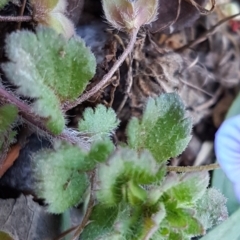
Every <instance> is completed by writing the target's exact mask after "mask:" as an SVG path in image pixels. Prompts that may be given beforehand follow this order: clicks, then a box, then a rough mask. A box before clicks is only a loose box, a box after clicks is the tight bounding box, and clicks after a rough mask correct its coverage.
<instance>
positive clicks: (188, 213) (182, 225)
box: [165, 201, 204, 237]
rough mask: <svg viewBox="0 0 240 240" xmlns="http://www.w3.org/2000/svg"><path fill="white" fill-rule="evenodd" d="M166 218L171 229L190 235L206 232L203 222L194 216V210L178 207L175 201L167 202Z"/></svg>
mask: <svg viewBox="0 0 240 240" xmlns="http://www.w3.org/2000/svg"><path fill="white" fill-rule="evenodd" d="M165 207H166V212H167V214H166V220H167V221H168V223H169V226H170V231H171V232H172V231H174V230H175V231H176V232H181V233H184V235H187V236H189V237H191V236H198V235H202V234H204V228H203V225H202V224H201V222H200V221H199V220H198V219H197V216H194V211H192V210H189V209H184V208H178V207H177V203H176V202H174V201H171V202H168V203H166V204H165Z"/></svg>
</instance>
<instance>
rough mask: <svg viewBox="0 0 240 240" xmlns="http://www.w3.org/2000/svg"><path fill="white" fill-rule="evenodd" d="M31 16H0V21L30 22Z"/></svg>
mask: <svg viewBox="0 0 240 240" xmlns="http://www.w3.org/2000/svg"><path fill="white" fill-rule="evenodd" d="M32 20H33V19H32V16H0V22H30V21H32Z"/></svg>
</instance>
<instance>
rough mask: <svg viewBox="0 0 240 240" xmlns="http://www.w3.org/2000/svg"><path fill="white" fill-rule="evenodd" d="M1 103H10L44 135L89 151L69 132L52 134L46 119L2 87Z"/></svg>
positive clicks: (85, 145) (0, 89)
mask: <svg viewBox="0 0 240 240" xmlns="http://www.w3.org/2000/svg"><path fill="white" fill-rule="evenodd" d="M0 102H3V103H10V104H13V105H15V106H16V107H17V108H18V111H19V115H20V116H21V117H22V118H23V119H24V120H25V121H26V122H27V123H29V124H30V125H33V126H34V127H37V128H38V129H39V130H40V131H42V132H43V133H44V134H46V135H48V136H50V137H51V138H55V139H61V140H65V141H67V142H69V143H71V144H75V145H78V146H80V147H81V148H83V149H87V144H84V141H83V140H80V139H78V138H76V137H74V136H71V134H68V133H67V132H63V133H61V134H60V135H57V136H56V135H54V134H52V133H51V132H50V131H49V130H48V129H47V128H46V126H45V124H44V123H45V121H46V120H45V119H44V118H41V117H39V116H37V115H36V114H35V113H34V112H33V111H32V110H31V108H30V106H29V105H27V104H25V103H24V102H22V101H21V100H19V99H18V98H16V97H15V96H14V95H13V94H12V93H10V92H8V91H7V90H5V89H4V88H1V87H0Z"/></svg>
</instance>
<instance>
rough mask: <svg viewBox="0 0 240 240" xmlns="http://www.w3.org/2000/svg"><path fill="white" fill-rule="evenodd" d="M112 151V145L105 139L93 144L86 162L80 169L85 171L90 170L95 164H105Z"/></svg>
mask: <svg viewBox="0 0 240 240" xmlns="http://www.w3.org/2000/svg"><path fill="white" fill-rule="evenodd" d="M113 150H114V145H113V143H112V142H111V141H110V140H107V139H106V140H104V141H98V142H95V143H94V144H93V145H92V147H91V150H90V152H89V153H88V155H87V156H86V160H85V161H84V164H83V165H82V167H81V169H82V170H85V171H89V170H92V169H93V168H94V167H95V166H96V164H98V163H102V162H105V161H106V160H107V159H108V157H109V155H110V154H111V153H112V151H113Z"/></svg>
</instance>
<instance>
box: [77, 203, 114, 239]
mask: <svg viewBox="0 0 240 240" xmlns="http://www.w3.org/2000/svg"><path fill="white" fill-rule="evenodd" d="M117 214H118V208H117V207H111V208H105V207H104V206H102V205H101V204H98V205H96V206H94V208H93V210H92V213H91V216H90V219H89V221H90V223H89V224H88V225H87V226H86V227H85V228H84V229H83V232H82V234H81V236H80V238H81V239H85V240H97V239H101V237H103V236H104V235H108V234H109V233H110V232H111V231H112V230H113V223H114V221H115V219H116V217H117ZM102 239H106V238H102Z"/></svg>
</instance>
